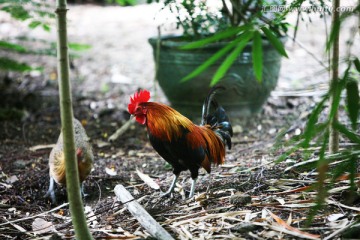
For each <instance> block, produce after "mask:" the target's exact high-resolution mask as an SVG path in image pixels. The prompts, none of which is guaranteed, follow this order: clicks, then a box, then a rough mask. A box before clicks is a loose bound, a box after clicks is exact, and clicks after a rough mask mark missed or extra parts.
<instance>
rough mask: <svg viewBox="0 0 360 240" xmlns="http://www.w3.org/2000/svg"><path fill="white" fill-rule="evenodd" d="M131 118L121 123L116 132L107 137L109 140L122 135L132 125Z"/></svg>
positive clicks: (112, 140) (111, 140)
mask: <svg viewBox="0 0 360 240" xmlns="http://www.w3.org/2000/svg"><path fill="white" fill-rule="evenodd" d="M133 122H134V121H133V119H132V118H131V119H129V120H127V121H126V123H124V125H122V126H121V127H120V128H119V129H118V130H116V132H115V133H114V134H113V135H111V136H110V137H109V142H114V141H115V140H116V139H118V138H119V137H120V136H121V135H123V134H124V133H125V132H126V131H127V130H128V129H129V128H130V126H131V125H132V123H133Z"/></svg>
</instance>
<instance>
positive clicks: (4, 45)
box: [0, 41, 26, 53]
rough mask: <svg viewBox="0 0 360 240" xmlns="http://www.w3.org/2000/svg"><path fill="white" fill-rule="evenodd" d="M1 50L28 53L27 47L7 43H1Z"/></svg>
mask: <svg viewBox="0 0 360 240" xmlns="http://www.w3.org/2000/svg"><path fill="white" fill-rule="evenodd" d="M0 48H2V49H9V50H13V51H16V52H20V53H23V52H26V48H25V47H23V46H21V45H18V44H14V43H10V42H6V41H0Z"/></svg>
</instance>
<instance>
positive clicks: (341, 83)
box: [329, 68, 349, 119]
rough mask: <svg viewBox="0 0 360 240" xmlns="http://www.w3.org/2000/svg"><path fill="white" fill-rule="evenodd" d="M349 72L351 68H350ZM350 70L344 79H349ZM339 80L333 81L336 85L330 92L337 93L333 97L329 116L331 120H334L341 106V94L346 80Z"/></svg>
mask: <svg viewBox="0 0 360 240" xmlns="http://www.w3.org/2000/svg"><path fill="white" fill-rule="evenodd" d="M348 70H349V68H348ZM348 70H346V73H345V76H344V78H343V79H346V78H347V72H348ZM343 79H341V80H338V81H333V83H334V85H333V86H331V89H330V91H335V94H334V95H333V101H332V104H331V107H330V114H329V119H334V116H335V114H336V112H337V110H338V108H339V104H340V99H341V92H342V90H343V88H344V82H345V81H344V80H343Z"/></svg>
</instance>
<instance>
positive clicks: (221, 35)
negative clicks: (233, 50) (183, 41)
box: [180, 25, 249, 50]
mask: <svg viewBox="0 0 360 240" xmlns="http://www.w3.org/2000/svg"><path fill="white" fill-rule="evenodd" d="M247 29H249V26H248V25H243V26H240V27H234V28H229V29H227V30H225V31H222V32H219V33H216V34H215V35H213V36H211V37H208V38H204V39H201V40H199V41H195V42H192V43H189V44H187V45H185V46H183V47H181V48H180V49H183V50H187V49H194V48H199V47H203V46H205V45H207V44H209V43H213V42H217V41H219V40H223V39H226V38H230V37H233V36H236V35H237V34H239V33H240V32H243V31H245V30H247Z"/></svg>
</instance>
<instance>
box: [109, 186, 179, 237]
mask: <svg viewBox="0 0 360 240" xmlns="http://www.w3.org/2000/svg"><path fill="white" fill-rule="evenodd" d="M114 192H115V194H116V197H117V198H118V199H119V200H120V201H121V202H122V203H125V206H126V208H127V209H128V210H129V212H130V213H131V214H132V215H133V216H134V217H135V218H136V219H137V220H138V222H139V223H140V224H141V226H143V227H144V228H145V229H146V230H147V231H148V232H149V233H150V234H151V236H153V237H154V238H156V239H160V240H173V239H174V238H173V237H172V236H171V235H170V234H169V233H168V232H167V231H166V230H165V229H164V228H163V227H161V226H160V224H159V223H158V222H156V221H155V219H154V218H153V217H152V216H151V215H150V214H149V213H148V212H147V211H146V210H145V209H144V208H143V207H142V206H141V205H140V204H139V203H138V202H137V201H136V200H134V197H133V196H132V195H131V194H130V193H129V192H128V191H127V190H126V189H125V187H124V186H123V185H121V184H119V185H116V186H115V189H114ZM131 200H134V201H131ZM129 201H131V202H129ZM126 202H127V203H126Z"/></svg>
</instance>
